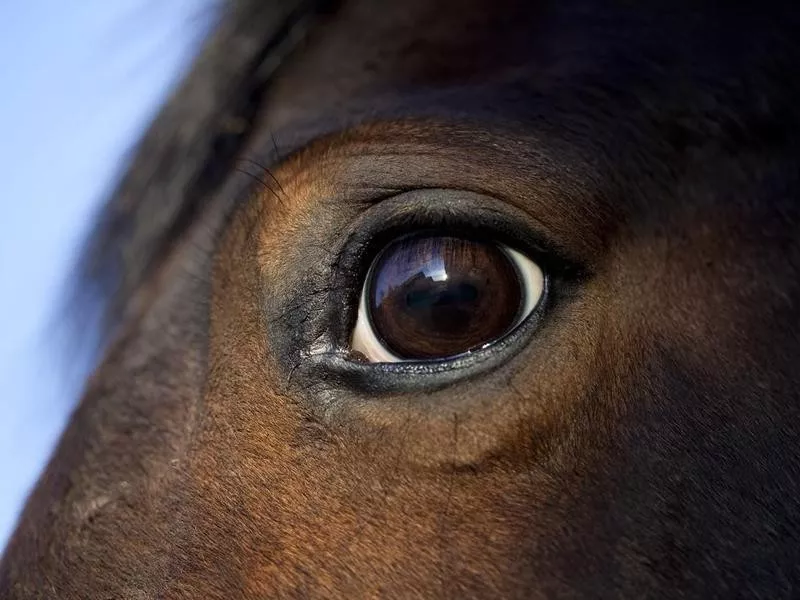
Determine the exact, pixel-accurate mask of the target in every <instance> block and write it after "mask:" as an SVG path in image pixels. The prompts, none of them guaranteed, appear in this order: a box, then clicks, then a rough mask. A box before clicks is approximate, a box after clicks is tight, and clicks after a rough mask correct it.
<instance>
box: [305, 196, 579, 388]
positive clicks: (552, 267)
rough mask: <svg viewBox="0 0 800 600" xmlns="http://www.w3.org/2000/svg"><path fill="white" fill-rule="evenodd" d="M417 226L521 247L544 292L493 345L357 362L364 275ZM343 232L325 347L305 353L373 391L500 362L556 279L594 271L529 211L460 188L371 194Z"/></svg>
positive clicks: (526, 330)
mask: <svg viewBox="0 0 800 600" xmlns="http://www.w3.org/2000/svg"><path fill="white" fill-rule="evenodd" d="M420 230H429V231H438V232H442V231H446V232H447V233H448V234H450V233H453V234H456V235H463V236H468V237H471V238H473V239H483V240H487V241H490V242H493V243H500V244H504V245H506V246H509V247H510V248H513V249H516V250H518V251H520V252H522V253H524V254H525V255H526V256H528V257H529V258H530V259H531V260H533V261H534V262H536V263H537V264H538V265H539V266H540V267H541V268H542V271H543V273H544V276H545V277H544V290H543V293H542V297H541V299H540V300H539V303H538V304H537V306H536V307H535V308H534V310H533V311H532V312H531V314H530V315H529V316H528V317H526V318H525V319H524V320H523V321H522V322H521V323H520V324H519V325H518V326H517V327H515V328H514V329H513V330H512V331H511V332H509V333H508V334H506V336H504V337H503V338H502V339H501V340H498V341H497V342H495V343H493V344H492V345H490V346H489V347H488V348H485V349H481V350H477V351H473V352H470V353H467V354H464V355H460V356H457V357H454V358H448V359H443V360H434V361H430V360H429V361H418V362H417V361H408V362H401V363H359V362H358V361H355V360H353V359H352V358H350V351H349V341H350V340H349V336H350V333H351V331H352V328H353V326H354V324H355V318H356V316H357V311H358V301H359V297H360V294H361V289H362V285H363V282H364V278H365V277H366V275H367V272H368V271H369V268H370V266H371V265H372V262H373V261H374V259H375V257H376V256H377V255H378V254H379V252H380V251H381V250H382V249H383V248H384V247H385V246H386V245H387V244H388V243H390V242H391V241H393V240H394V239H397V238H398V237H401V236H403V235H408V234H410V233H415V232H418V231H420ZM342 239H343V241H342V242H341V243H340V244H341V245H340V247H339V248H338V249H337V251H335V252H334V255H336V256H337V260H336V262H335V264H334V265H333V268H332V272H331V282H330V289H331V297H330V300H329V307H330V308H329V312H328V314H327V315H326V316H325V319H326V320H327V322H328V323H329V328H328V334H327V335H328V337H329V339H327V340H326V341H325V342H324V343H323V344H322V346H323V347H326V348H327V350H326V351H324V352H317V353H308V354H306V359H305V360H306V364H307V365H308V366H309V368H311V369H312V370H317V369H322V370H324V372H325V375H324V377H325V378H326V379H327V380H329V381H331V380H336V381H339V382H340V383H342V384H346V385H353V386H356V387H357V388H359V389H361V390H365V389H368V390H370V391H371V392H373V393H374V392H378V391H384V392H391V391H410V390H413V389H416V390H418V389H420V387H424V388H426V389H438V388H440V387H445V386H448V385H451V384H453V383H454V382H456V381H460V380H462V379H464V378H467V377H470V376H471V375H472V374H478V373H483V372H485V371H487V370H488V369H491V368H493V367H496V366H499V365H501V364H503V363H504V362H506V361H507V360H508V358H509V357H510V356H511V355H513V354H515V353H516V352H517V351H518V350H519V349H521V348H522V347H524V345H525V343H526V342H527V340H528V339H529V338H530V336H531V334H532V333H533V332H534V331H535V330H536V329H538V327H539V325H540V323H541V321H542V317H543V316H544V314H545V312H546V311H548V310H549V305H550V301H551V296H552V293H551V292H552V284H553V283H554V282H555V283H556V284H558V285H561V284H567V285H574V284H575V283H576V282H578V281H579V280H582V279H583V278H585V277H587V276H589V273H588V270H587V268H586V266H585V265H583V264H580V263H578V262H577V261H576V260H575V259H574V258H571V257H567V256H566V255H565V253H564V252H563V250H561V249H560V248H559V247H558V246H557V245H556V244H555V243H554V241H553V240H552V239H551V238H550V237H549V235H548V233H546V232H543V231H542V227H541V224H539V223H537V222H535V221H534V220H533V219H532V218H531V217H530V215H528V214H527V213H525V212H523V211H522V210H520V209H518V208H516V207H513V206H510V205H509V204H507V203H505V202H503V201H501V200H498V199H496V198H493V197H491V196H486V195H483V194H478V193H475V192H469V191H463V190H454V189H446V188H425V189H415V190H412V191H407V192H401V193H399V194H396V195H391V196H388V197H385V198H382V199H381V200H379V201H374V202H373V203H371V206H370V207H369V208H368V209H367V210H366V211H364V212H363V213H361V215H360V216H359V217H358V218H357V219H356V220H355V221H354V222H353V223H352V224H351V225H350V227H349V228H348V231H347V232H346V233H345V234H344V235H343V237H342ZM343 306H344V307H346V308H345V310H344V311H343V310H342V307H343ZM318 342H319V340H318ZM320 375H322V374H320Z"/></svg>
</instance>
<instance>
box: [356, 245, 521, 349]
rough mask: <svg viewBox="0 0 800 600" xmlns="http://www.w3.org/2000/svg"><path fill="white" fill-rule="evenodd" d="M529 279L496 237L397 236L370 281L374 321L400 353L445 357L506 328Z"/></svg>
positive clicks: (482, 342)
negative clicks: (488, 239)
mask: <svg viewBox="0 0 800 600" xmlns="http://www.w3.org/2000/svg"><path fill="white" fill-rule="evenodd" d="M524 293H525V291H524V289H523V284H522V282H521V281H520V277H519V274H518V272H517V269H516V267H515V266H514V263H513V262H512V261H511V259H510V258H509V257H508V255H507V254H506V253H505V252H504V251H503V250H501V249H500V248H499V247H497V246H496V245H494V244H489V243H483V242H477V241H472V240H467V239H462V238H457V237H445V236H428V237H411V238H405V239H401V240H398V241H396V242H394V243H392V244H391V245H390V246H388V247H387V248H386V249H385V250H384V251H383V252H382V253H381V255H380V256H379V257H378V259H377V261H376V262H375V265H374V267H373V269H372V272H371V280H370V282H369V286H368V288H367V306H368V309H369V314H370V319H371V321H372V325H373V328H374V330H375V332H376V333H377V334H378V336H379V337H380V338H381V340H382V342H383V343H384V344H385V345H386V347H387V348H388V349H389V350H390V351H391V352H393V353H394V354H396V355H397V356H398V357H399V358H405V359H433V358H445V357H448V356H453V355H456V354H461V353H463V352H467V351H468V350H472V349H475V348H479V347H481V346H483V345H485V344H487V343H489V342H492V341H494V340H496V339H498V338H500V337H502V336H503V335H504V334H506V333H507V332H508V331H509V330H510V329H511V328H512V327H513V326H514V325H515V324H516V321H517V318H518V316H519V314H520V312H521V309H522V305H523V298H524Z"/></svg>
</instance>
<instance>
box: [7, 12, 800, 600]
mask: <svg viewBox="0 0 800 600" xmlns="http://www.w3.org/2000/svg"><path fill="white" fill-rule="evenodd" d="M275 6H278V5H277V4H276V5H275ZM281 6H283V5H281ZM243 7H246V3H242V4H238V5H236V6H235V7H234V9H233V10H232V13H231V15H233V16H231V17H230V19H233V21H225V22H224V23H228V25H224V26H221V29H220V31H222V32H223V33H218V35H233V34H232V33H231V31H233V32H236V31H238V30H236V29H235V27H234V28H233V29H229V30H226V29H225V27H226V26H227V27H230V23H231V22H234V23H236V22H237V21H236V19H237V18H240V12H237V11H243V10H244V8H243ZM306 8H307V7H306ZM327 10H328V9H326V11H327ZM245 12H246V11H245ZM312 12H313V11H308V12H307V14H312ZM796 13H797V11H796V9H794V8H793V7H792V6H791V5H790V4H789V3H786V4H784V3H779V2H774V3H770V2H763V1H762V2H759V3H753V5H752V6H751V7H750V8H749V9H748V10H745V8H742V7H741V6H738V5H737V7H735V8H733V7H730V8H728V9H726V10H725V11H721V10H720V9H717V8H715V7H713V6H712V5H711V4H710V3H709V4H705V3H698V2H694V1H693V2H688V1H687V2H685V3H682V2H678V3H675V2H669V3H668V2H664V3H660V2H642V3H628V2H621V1H620V2H599V1H598V2H579V1H574V2H573V1H567V2H564V1H560V2H554V3H546V2H542V3H535V4H531V3H527V2H516V1H512V0H499V1H498V0H493V1H492V2H487V1H485V0H470V1H469V2H455V0H453V1H449V0H443V1H442V2H437V3H431V2H428V1H427V0H411V1H409V0H405V1H403V2H379V1H378V0H373V1H370V0H352V1H351V2H346V3H344V5H343V6H341V7H340V8H339V10H338V11H337V12H335V13H328V12H324V11H323V12H313V15H314V19H313V26H312V24H311V23H312V20H311V19H309V20H308V21H302V20H301V21H302V22H303V23H305V25H303V26H302V33H303V40H305V41H303V42H302V43H300V45H296V46H293V50H292V55H291V56H290V57H289V58H286V56H288V54H287V53H283V54H281V55H280V56H281V66H280V68H279V69H278V70H277V71H274V70H273V71H272V75H271V78H270V80H269V86H268V87H265V88H264V89H262V90H261V92H260V93H259V96H258V106H257V110H256V111H255V112H254V113H253V115H252V118H251V119H250V121H249V122H248V124H247V127H246V135H243V136H242V138H241V139H239V141H238V142H237V143H238V144H239V146H237V149H238V151H240V152H241V156H243V157H247V158H248V159H252V160H255V161H257V162H258V163H269V164H270V165H271V173H266V172H263V171H262V170H260V169H257V168H255V166H254V165H253V164H252V163H247V162H242V163H239V164H240V165H242V166H244V167H246V168H247V169H249V173H250V175H251V176H252V177H247V176H246V175H243V174H241V173H240V174H235V173H233V172H228V171H225V175H226V177H222V178H216V179H214V178H212V179H213V181H212V180H206V182H207V185H208V186H209V187H208V193H205V192H204V190H205V188H203V189H200V188H197V187H196V186H195V187H189V188H181V191H180V192H176V193H178V195H177V196H176V197H174V198H172V199H171V200H170V201H171V202H173V203H175V204H176V205H180V206H181V207H183V208H182V209H181V211H178V212H182V214H184V215H191V218H185V219H177V220H173V221H170V220H169V219H166V221H169V223H168V224H167V225H166V226H164V227H160V226H157V223H161V224H162V225H163V223H164V222H165V219H161V220H157V219H156V220H153V222H152V226H151V227H150V228H148V227H144V228H143V229H142V225H141V223H139V224H138V225H137V226H138V227H139V228H140V229H141V230H142V232H143V233H141V234H140V235H139V237H137V235H132V234H131V235H129V232H126V231H123V230H121V229H116V230H115V229H114V228H113V227H112V228H106V229H104V230H103V231H105V235H107V236H111V237H114V236H117V239H119V241H120V243H121V244H123V245H124V247H125V248H126V250H127V252H128V256H131V257H133V259H132V260H133V263H131V264H134V265H135V269H134V268H133V267H131V268H132V271H130V272H128V271H126V272H125V273H124V275H125V278H124V282H123V283H124V285H123V286H122V288H120V289H121V290H122V291H120V292H118V294H117V295H116V296H114V298H113V302H112V313H111V315H112V316H111V317H110V318H111V320H112V321H113V322H114V325H115V331H116V334H115V337H114V340H113V342H112V343H111V345H110V347H109V349H108V350H107V351H106V353H105V356H104V359H103V361H102V364H101V366H100V368H99V369H98V370H97V372H96V373H95V375H94V376H93V377H92V379H91V381H90V382H89V385H88V389H87V392H86V395H85V397H84V399H83V401H82V403H81V405H80V407H79V408H78V410H77V412H76V414H75V415H74V417H73V419H72V421H71V423H70V426H69V428H68V430H67V431H66V433H65V435H64V438H63V439H62V442H61V444H60V446H59V448H58V450H57V451H56V453H55V456H54V458H53V460H52V462H51V464H50V466H49V467H48V469H47V471H46V472H45V474H44V475H43V477H42V479H41V481H40V483H39V486H38V487H37V489H36V491H35V492H34V493H33V495H32V497H31V499H30V501H29V504H28V506H27V508H26V511H25V513H24V515H23V517H22V520H21V522H20V525H19V528H18V529H17V532H16V533H15V535H14V538H13V539H12V542H11V544H10V546H9V548H8V549H7V551H6V554H5V556H4V558H3V562H2V566H0V595H2V596H3V597H8V598H39V597H41V598H51V597H52V598H220V599H223V598H224V599H233V598H272V597H342V598H355V597H397V598H410V597H422V598H428V597H455V598H461V597H504V598H510V597H520V598H523V597H524V598H532V597H533V598H551V597H609V598H612V597H613V598H617V597H629V598H650V597H653V598H676V597H696V598H710V597H763V598H779V597H786V598H789V597H792V596H793V590H795V589H796V588H797V586H798V583H800V550H799V549H798V548H800V520H799V519H800V500H798V498H800V404H799V403H798V400H800V397H798V396H799V394H798V383H800V382H799V381H798V374H797V357H798V356H799V355H800V338H799V337H798V322H800V283H798V281H800V279H798V275H800V235H798V233H800V210H799V209H798V206H800V205H798V203H797V201H796V198H797V195H798V193H799V192H800V181H798V173H800V169H798V167H800V164H798V163H800V152H798V150H799V148H800V147H799V146H798V143H797V140H798V139H800V137H799V136H798V134H800V122H799V121H798V112H797V111H798V109H797V106H800V90H799V89H798V86H797V83H796V77H795V76H794V74H793V73H794V66H795V65H796V64H798V62H800V48H798V47H797V46H796V45H795V43H794V38H795V32H796V31H797V29H796V26H797V25H798V23H797V21H798V20H800V19H798V18H797V17H798V15H797V14H796ZM303 14H306V13H303ZM237 15H239V16H237ZM275 18H276V19H278V17H275ZM278 20H280V19H278ZM276 29H280V28H276V27H272V28H271V29H270V32H267V33H265V34H264V35H273V33H271V32H273V31H275V30H276ZM225 31H228V33H227V34H224V32H225ZM248 35H253V34H252V33H250V34H246V33H242V38H241V39H250V38H248V37H247V36H248ZM233 37H234V38H235V37H236V36H235V35H233ZM220 39H224V38H215V40H216V41H214V40H212V45H213V44H214V43H216V44H218V45H219V43H220V42H219V40H220ZM262 45H263V44H262ZM279 46H280V45H279ZM210 47H211V46H210ZM217 47H218V46H217ZM280 47H284V46H280ZM243 62H247V61H243ZM198 68H202V65H201V66H200V67H198ZM256 71H257V69H256ZM207 76H208V77H211V78H213V77H214V75H213V73H212V74H208V75H207ZM243 77H244V75H243ZM245 79H246V77H245ZM245 87H246V86H245ZM184 92H185V93H188V92H186V91H185V90H184ZM186 97H187V96H186V95H185V94H184V95H181V94H179V95H178V97H176V98H177V99H176V102H178V101H185V100H186ZM215 107H216V108H215V109H214V110H212V111H211V112H212V113H214V114H222V113H225V110H223V109H221V108H220V107H219V106H217V105H215ZM168 110H169V109H168ZM165 114H167V113H165ZM173 116H174V118H175V119H176V121H177V122H178V123H180V122H182V119H188V120H189V121H190V122H191V123H194V125H195V126H196V127H199V124H201V123H202V122H203V121H202V120H198V119H197V117H193V116H191V114H190V115H188V116H187V115H183V116H180V115H178V116H175V115H174V113H173ZM163 118H164V117H162V119H163ZM154 127H155V128H154V130H153V133H152V134H151V136H155V135H156V134H157V133H158V131H159V127H165V125H164V121H163V120H162V121H159V122H157V124H156V125H155V126H154ZM175 127H178V125H177V124H176V125H175ZM162 131H163V129H162ZM198 135H200V138H202V139H203V140H205V138H204V137H203V136H202V135H201V134H198ZM152 139H157V136H156V137H153V138H152ZM204 143H205V142H204ZM189 146H190V147H194V146H192V145H191V144H190V145H189ZM211 146H213V144H211ZM204 147H206V148H207V147H209V144H205V146H204ZM165 152H166V150H165ZM157 156H158V153H157V152H156V156H155V157H147V160H154V159H155V158H157ZM209 156H210V157H211V158H209V157H206V158H207V159H208V161H211V163H213V159H214V154H213V152H212V154H211V155H209ZM223 159H224V160H229V159H230V152H228V153H227V154H225V155H224V156H223V157H222V158H220V160H222V161H223V164H227V163H224V160H223ZM140 160H144V159H143V158H140ZM137 164H139V166H141V164H140V163H135V164H134V171H132V173H135V170H136V168H137ZM198 164H201V165H202V164H205V163H204V162H203V160H201V161H199V163H198ZM187 168H188V167H187ZM198 168H199V170H200V171H202V170H203V169H205V168H210V167H198ZM131 177H134V175H131ZM209 182H210V183H209ZM278 182H279V183H278ZM126 185H130V181H129V182H128V184H126ZM152 185H153V189H154V190H156V191H153V192H150V193H151V197H144V198H143V199H142V200H141V202H142V204H140V205H136V206H133V207H130V206H129V207H128V208H129V209H130V210H132V211H134V213H136V211H142V212H141V213H140V214H142V215H145V216H147V215H149V214H153V212H152V211H155V210H156V209H155V208H154V207H156V205H157V204H158V203H157V202H155V201H154V200H152V198H158V197H159V196H158V193H157V192H158V191H159V190H160V192H161V193H163V192H164V190H165V189H168V188H165V187H163V186H162V184H161V183H160V180H159V181H154V182H153V183H152ZM160 186H162V187H160ZM127 189H128V188H125V187H124V186H123V191H124V190H127ZM198 190H200V191H198ZM415 190H416V191H415ZM442 190H450V191H442ZM212 192H213V194H212ZM126 193H127V192H126ZM403 193H406V195H404V196H403V195H402V194H403ZM193 194H194V195H193ZM120 198H123V199H124V198H128V201H129V202H130V201H131V200H130V198H132V196H125V194H122V196H120V195H118V196H117V197H116V200H115V201H116V202H121V200H120ZM448 198H450V199H452V198H455V199H456V200H453V202H456V201H458V202H462V203H465V204H463V205H468V206H473V208H474V209H475V212H474V215H475V216H474V218H475V219H476V220H477V222H478V224H479V225H482V226H486V227H487V228H490V227H491V217H490V215H491V214H492V213H491V211H499V212H502V213H503V214H505V213H509V214H511V213H513V214H515V215H518V216H519V218H520V219H521V220H522V221H524V223H525V224H526V225H525V227H526V228H527V229H526V231H527V230H529V231H531V232H536V234H537V235H540V236H542V237H543V238H545V239H546V240H547V241H548V243H549V244H550V245H551V246H552V248H553V253H554V254H555V255H558V256H559V257H562V258H563V260H564V262H565V263H566V264H568V265H569V268H565V269H564V271H563V275H562V276H559V277H556V278H554V279H553V281H552V283H553V286H554V296H553V298H552V302H551V307H550V308H549V309H548V311H547V313H546V315H545V317H544V320H543V322H542V325H541V327H540V328H539V329H538V330H537V331H536V332H535V333H534V334H533V336H532V337H531V338H530V340H528V342H527V343H526V344H525V345H524V346H523V347H522V348H521V349H519V350H518V351H516V352H514V353H509V354H508V356H504V357H503V360H502V361H501V362H499V363H498V364H493V366H492V368H486V369H484V370H483V371H480V370H479V371H475V372H474V373H473V372H470V373H471V375H470V376H469V377H466V378H463V379H458V380H448V381H445V380H439V379H436V378H435V377H434V376H428V377H427V378H425V377H424V376H420V378H419V384H418V387H416V388H413V386H412V388H407V387H406V388H403V387H402V386H394V387H392V386H391V385H384V384H385V383H386V381H387V380H386V379H385V378H384V379H382V380H380V381H378V379H379V376H378V375H375V376H374V377H373V376H372V375H369V376H367V377H366V378H365V379H363V380H348V379H346V378H344V379H342V378H338V377H337V376H334V375H332V374H331V373H329V372H328V371H326V370H325V369H320V368H319V366H318V365H315V364H312V363H313V361H312V360H311V358H310V357H309V355H308V354H307V353H305V351H307V350H308V349H309V348H311V347H314V344H317V343H319V340H328V339H329V338H328V337H326V336H329V333H330V330H331V328H332V327H333V329H335V326H332V325H331V323H332V322H333V321H335V318H334V317H333V316H332V315H334V314H335V313H337V312H339V313H341V312H342V310H344V311H345V312H347V311H348V310H349V309H348V308H347V306H348V300H349V301H352V298H353V296H354V294H355V293H356V292H357V290H356V291H353V290H352V289H351V288H353V286H354V282H357V281H358V277H357V275H358V274H357V273H355V272H353V273H349V272H348V273H341V272H340V271H341V265H342V264H346V261H347V259H346V256H347V251H348V248H349V247H350V245H352V243H353V240H356V239H360V238H359V236H360V235H361V236H367V237H369V235H368V234H369V233H370V232H371V231H373V229H375V228H380V226H381V223H382V222H383V221H384V220H385V221H387V222H388V221H389V220H391V219H393V218H396V213H395V212H392V211H401V210H406V211H410V212H411V213H415V214H416V213H420V214H422V213H425V211H426V210H434V209H435V206H434V205H436V204H437V203H441V205H444V204H445V203H447V202H450V201H451V200H448ZM476 198H480V199H481V200H479V201H476V200H475V199H476ZM404 199H405V200H404ZM476 202H477V203H478V204H480V205H481V206H479V207H476V206H474V205H475V203H476ZM470 203H472V204H470ZM113 206H120V205H115V204H114V201H112V207H113ZM121 206H123V208H124V207H125V206H127V205H125V204H124V203H122V204H121ZM187 206H190V207H191V208H190V209H189V208H186V207H187ZM448 206H449V205H448ZM454 206H455V205H454ZM458 206H462V204H459V205H458ZM393 207H395V208H393ZM481 207H482V208H481ZM454 210H455V209H454ZM469 210H473V209H472V208H471V209H469ZM120 211H121V212H119V214H123V215H124V214H126V213H125V212H124V210H123V209H120ZM148 211H150V212H148ZM173 213H174V211H173V212H172V213H170V214H173ZM127 214H128V216H130V213H127ZM159 214H161V213H159ZM470 214H472V213H470ZM123 221H124V219H123ZM484 221H486V222H484ZM107 223H108V222H106V224H107ZM112 234H113V235H112ZM142 236H144V237H142ZM142 240H144V241H142ZM153 240H157V241H158V243H157V244H156V245H155V246H153V244H154V242H153ZM105 243H109V242H108V241H107V242H105ZM141 244H144V246H145V247H144V248H142V247H140V246H141ZM343 257H345V258H343ZM559 260H561V259H559ZM350 304H352V302H350ZM120 307H122V308H120ZM342 307H344V308H342ZM334 337H335V336H334ZM328 351H329V352H332V353H334V354H335V353H336V351H337V349H336V348H329V350H328ZM380 377H384V376H380ZM389 379H390V378H389ZM425 382H427V383H425ZM413 385H417V384H413Z"/></svg>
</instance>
